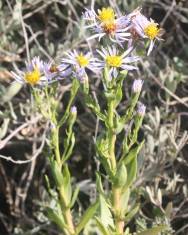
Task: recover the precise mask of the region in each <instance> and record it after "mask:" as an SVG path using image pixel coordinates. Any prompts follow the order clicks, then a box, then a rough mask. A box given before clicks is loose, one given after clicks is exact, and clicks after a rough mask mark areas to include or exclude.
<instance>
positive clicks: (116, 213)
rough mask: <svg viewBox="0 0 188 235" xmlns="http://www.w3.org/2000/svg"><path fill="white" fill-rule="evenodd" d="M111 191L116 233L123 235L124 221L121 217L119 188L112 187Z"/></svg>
mask: <svg viewBox="0 0 188 235" xmlns="http://www.w3.org/2000/svg"><path fill="white" fill-rule="evenodd" d="M112 193H113V195H112V196H113V199H112V200H113V201H112V202H113V210H114V217H115V226H116V230H117V232H118V234H120V235H123V231H124V225H125V224H124V221H123V220H122V219H121V213H120V211H121V204H120V197H121V188H115V187H113V188H112Z"/></svg>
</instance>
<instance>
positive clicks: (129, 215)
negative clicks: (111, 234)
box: [125, 204, 140, 223]
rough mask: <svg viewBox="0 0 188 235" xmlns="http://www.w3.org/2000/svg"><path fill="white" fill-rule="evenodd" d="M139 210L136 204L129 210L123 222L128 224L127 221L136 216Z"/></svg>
mask: <svg viewBox="0 0 188 235" xmlns="http://www.w3.org/2000/svg"><path fill="white" fill-rule="evenodd" d="M139 208H140V204H136V205H135V206H134V208H132V209H130V212H129V213H128V214H127V215H126V216H125V222H126V223H129V221H130V220H131V219H132V218H133V217H134V216H135V215H136V214H137V212H138V210H139Z"/></svg>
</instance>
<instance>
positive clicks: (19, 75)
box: [11, 57, 71, 86]
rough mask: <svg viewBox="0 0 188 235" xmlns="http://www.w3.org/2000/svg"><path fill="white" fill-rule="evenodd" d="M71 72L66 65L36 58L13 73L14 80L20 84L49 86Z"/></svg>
mask: <svg viewBox="0 0 188 235" xmlns="http://www.w3.org/2000/svg"><path fill="white" fill-rule="evenodd" d="M70 73H71V70H70V69H69V68H67V67H66V66H65V65H64V66H63V65H61V66H60V65H56V64H54V63H53V61H50V62H44V61H42V60H41V59H40V58H39V57H34V58H33V59H32V60H31V62H30V63H27V62H25V68H24V69H22V70H20V69H16V71H15V72H13V71H12V72H11V74H12V76H13V78H14V79H15V80H16V81H17V82H19V83H22V84H23V83H28V84H30V85H31V86H34V85H42V86H44V85H48V84H51V83H53V82H55V81H57V80H61V79H62V78H64V77H65V76H68V75H70Z"/></svg>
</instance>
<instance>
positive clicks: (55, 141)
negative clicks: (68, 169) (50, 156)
mask: <svg viewBox="0 0 188 235" xmlns="http://www.w3.org/2000/svg"><path fill="white" fill-rule="evenodd" d="M52 139H53V145H54V151H55V157H56V161H57V163H58V164H61V154H60V150H59V127H55V128H54V130H53V137H52Z"/></svg>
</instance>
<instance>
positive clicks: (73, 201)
mask: <svg viewBox="0 0 188 235" xmlns="http://www.w3.org/2000/svg"><path fill="white" fill-rule="evenodd" d="M79 190H80V189H79V187H76V189H75V190H74V192H73V195H72V199H71V203H70V208H72V207H73V206H74V203H75V202H76V199H77V197H78V193H79Z"/></svg>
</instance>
